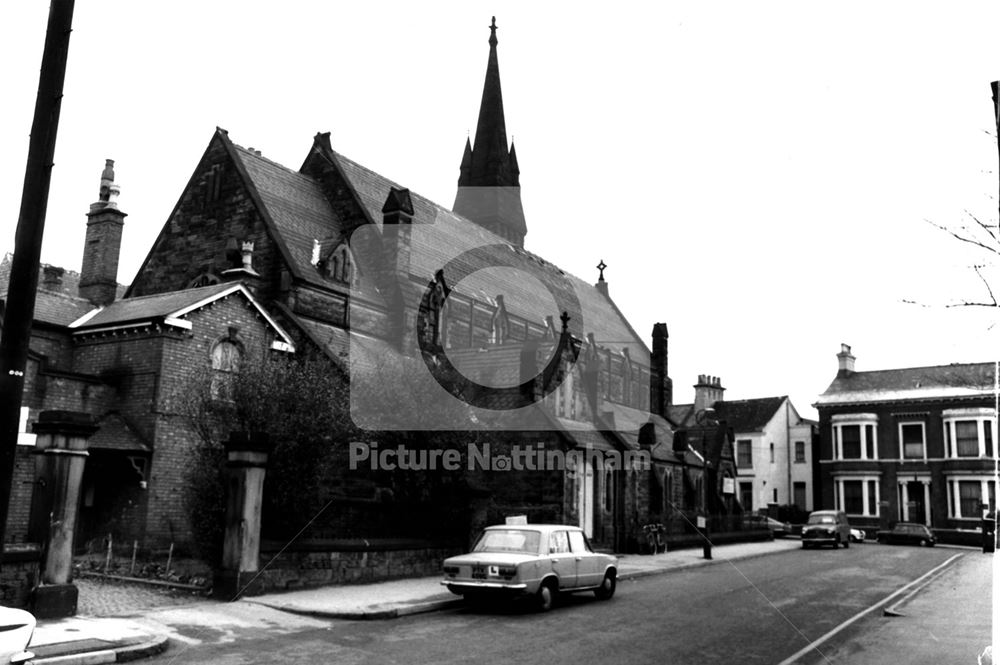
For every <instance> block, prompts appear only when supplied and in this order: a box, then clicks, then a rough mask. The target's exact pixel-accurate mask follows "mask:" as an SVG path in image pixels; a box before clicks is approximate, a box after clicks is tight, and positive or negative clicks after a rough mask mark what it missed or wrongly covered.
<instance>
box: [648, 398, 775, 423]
mask: <svg viewBox="0 0 1000 665" xmlns="http://www.w3.org/2000/svg"><path fill="white" fill-rule="evenodd" d="M787 399H788V397H787V396H784V395H783V396H781V397H758V398H755V399H741V400H719V401H718V402H715V403H714V404H712V408H713V409H715V418H716V419H717V420H725V421H726V426H727V427H731V428H732V429H733V431H734V432H760V431H762V430H763V429H764V427H765V426H766V425H767V424H768V423H769V422H771V419H772V418H773V417H774V415H775V413H777V411H778V409H780V408H781V405H782V404H784V403H785V400H787ZM667 413H668V415H669V417H670V420H671V421H673V422H674V423H676V424H677V425H678V426H680V427H691V426H693V425H695V411H694V404H672V405H671V406H669V407H668V411H667Z"/></svg>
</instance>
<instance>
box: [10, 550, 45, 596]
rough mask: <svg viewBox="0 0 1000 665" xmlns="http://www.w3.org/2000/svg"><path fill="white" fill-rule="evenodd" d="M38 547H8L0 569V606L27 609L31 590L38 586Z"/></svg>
mask: <svg viewBox="0 0 1000 665" xmlns="http://www.w3.org/2000/svg"><path fill="white" fill-rule="evenodd" d="M41 557H42V554H41V549H40V547H39V546H38V545H8V546H7V547H6V548H4V554H3V566H2V567H0V605H3V606H4V607H17V608H20V609H28V605H29V603H30V601H31V590H32V589H34V588H35V587H36V586H37V585H38V580H39V570H40V565H41Z"/></svg>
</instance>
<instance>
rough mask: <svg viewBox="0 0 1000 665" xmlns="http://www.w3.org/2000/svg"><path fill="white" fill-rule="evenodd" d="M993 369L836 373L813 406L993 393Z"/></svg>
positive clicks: (978, 366) (966, 367)
mask: <svg viewBox="0 0 1000 665" xmlns="http://www.w3.org/2000/svg"><path fill="white" fill-rule="evenodd" d="M994 372H995V368H994V363H991V362H988V363H967V364H957V363H956V364H952V365H935V366H931V367H908V368H904V369H887V370H876V371H870V372H851V373H848V374H844V375H838V376H837V378H835V379H834V380H833V382H832V383H831V384H830V386H829V387H828V388H827V389H826V391H825V392H824V393H823V394H822V395H820V396H819V399H818V400H817V401H816V406H817V407H823V406H833V405H839V404H861V403H873V402H891V401H903V400H922V399H942V398H974V397H983V396H985V395H989V394H992V392H993V385H994Z"/></svg>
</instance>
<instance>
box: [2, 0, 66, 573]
mask: <svg viewBox="0 0 1000 665" xmlns="http://www.w3.org/2000/svg"><path fill="white" fill-rule="evenodd" d="M73 4H74V0H52V2H51V5H50V6H49V22H48V28H47V30H46V33H45V48H44V50H43V51H42V67H41V71H40V73H39V76H38V96H37V97H36V98H35V115H34V118H33V119H32V122H31V140H30V141H29V143H28V163H27V166H26V167H25V171H24V189H23V190H22V192H21V210H20V213H19V215H18V218H17V232H16V235H15V239H14V258H13V260H12V262H11V269H10V282H9V283H8V286H7V298H6V303H5V305H6V307H5V311H4V313H3V336H2V338H0V562H2V557H3V543H4V540H5V536H6V531H7V514H8V512H9V507H10V495H11V489H12V483H13V477H14V457H15V455H16V453H17V435H18V429H19V427H18V425H19V424H20V419H21V397H22V395H23V393H24V372H25V367H26V365H27V361H28V343H29V341H30V339H31V323H32V321H33V319H34V314H35V289H36V288H37V287H38V266H39V260H40V258H41V253H42V232H43V231H44V229H45V210H46V207H47V206H48V201H49V183H50V182H51V179H52V166H53V157H54V155H55V150H56V131H57V130H58V128H59V108H60V106H61V103H62V95H63V81H64V79H65V78H66V60H67V57H68V56H69V36H70V32H71V31H72V26H73Z"/></svg>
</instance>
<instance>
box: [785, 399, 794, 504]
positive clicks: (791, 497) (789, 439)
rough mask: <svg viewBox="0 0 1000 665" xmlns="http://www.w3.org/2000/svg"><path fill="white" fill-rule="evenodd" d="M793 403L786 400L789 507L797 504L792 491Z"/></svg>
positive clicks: (786, 459) (786, 456)
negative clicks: (791, 411)
mask: <svg viewBox="0 0 1000 665" xmlns="http://www.w3.org/2000/svg"><path fill="white" fill-rule="evenodd" d="M790 409H791V401H790V400H789V399H788V398H787V397H786V398H785V468H786V469H787V470H788V505H790V506H791V505H792V504H794V503H795V492H793V491H792V420H791V418H792V417H791V413H790Z"/></svg>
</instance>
